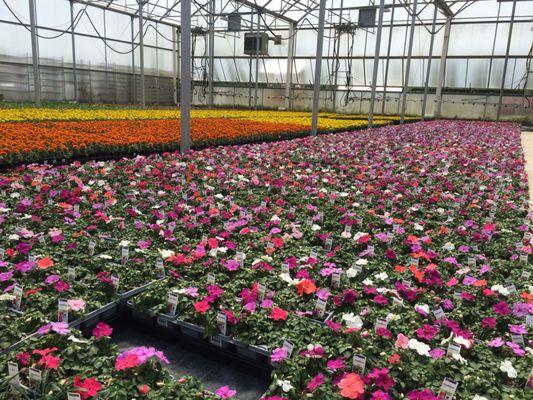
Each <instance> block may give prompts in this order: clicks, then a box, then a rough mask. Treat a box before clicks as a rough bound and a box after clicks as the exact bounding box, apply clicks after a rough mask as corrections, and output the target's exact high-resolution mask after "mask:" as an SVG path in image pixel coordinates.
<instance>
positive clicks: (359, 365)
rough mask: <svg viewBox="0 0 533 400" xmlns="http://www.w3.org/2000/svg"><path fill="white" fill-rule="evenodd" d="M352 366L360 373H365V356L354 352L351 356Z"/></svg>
mask: <svg viewBox="0 0 533 400" xmlns="http://www.w3.org/2000/svg"><path fill="white" fill-rule="evenodd" d="M353 366H354V369H355V371H356V372H357V373H358V374H360V375H362V374H364V373H365V366H366V357H365V356H360V355H358V354H354V356H353Z"/></svg>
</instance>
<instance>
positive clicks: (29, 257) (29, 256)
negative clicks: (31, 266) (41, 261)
mask: <svg viewBox="0 0 533 400" xmlns="http://www.w3.org/2000/svg"><path fill="white" fill-rule="evenodd" d="M28 261H30V262H33V261H35V256H34V255H33V254H28Z"/></svg>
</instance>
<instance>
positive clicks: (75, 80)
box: [70, 0, 78, 101]
mask: <svg viewBox="0 0 533 400" xmlns="http://www.w3.org/2000/svg"><path fill="white" fill-rule="evenodd" d="M70 30H71V34H70V39H71V43H72V83H73V86H74V100H75V101H78V75H77V71H76V33H75V32H74V30H75V26H74V2H73V1H72V0H70Z"/></svg>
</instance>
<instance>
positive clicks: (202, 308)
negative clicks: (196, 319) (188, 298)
mask: <svg viewBox="0 0 533 400" xmlns="http://www.w3.org/2000/svg"><path fill="white" fill-rule="evenodd" d="M210 308H211V306H210V305H209V303H208V302H207V300H202V301H197V302H196V303H194V309H195V310H196V311H197V312H199V313H200V314H205V312H206V311H207V310H209V309H210Z"/></svg>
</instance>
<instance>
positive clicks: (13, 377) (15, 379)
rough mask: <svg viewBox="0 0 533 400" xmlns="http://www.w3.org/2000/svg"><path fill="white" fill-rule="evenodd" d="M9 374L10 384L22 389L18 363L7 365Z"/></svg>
mask: <svg viewBox="0 0 533 400" xmlns="http://www.w3.org/2000/svg"><path fill="white" fill-rule="evenodd" d="M7 374H8V376H9V384H10V385H11V386H13V387H16V388H19V387H21V384H20V376H19V367H18V365H17V363H14V362H8V363H7Z"/></svg>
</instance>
